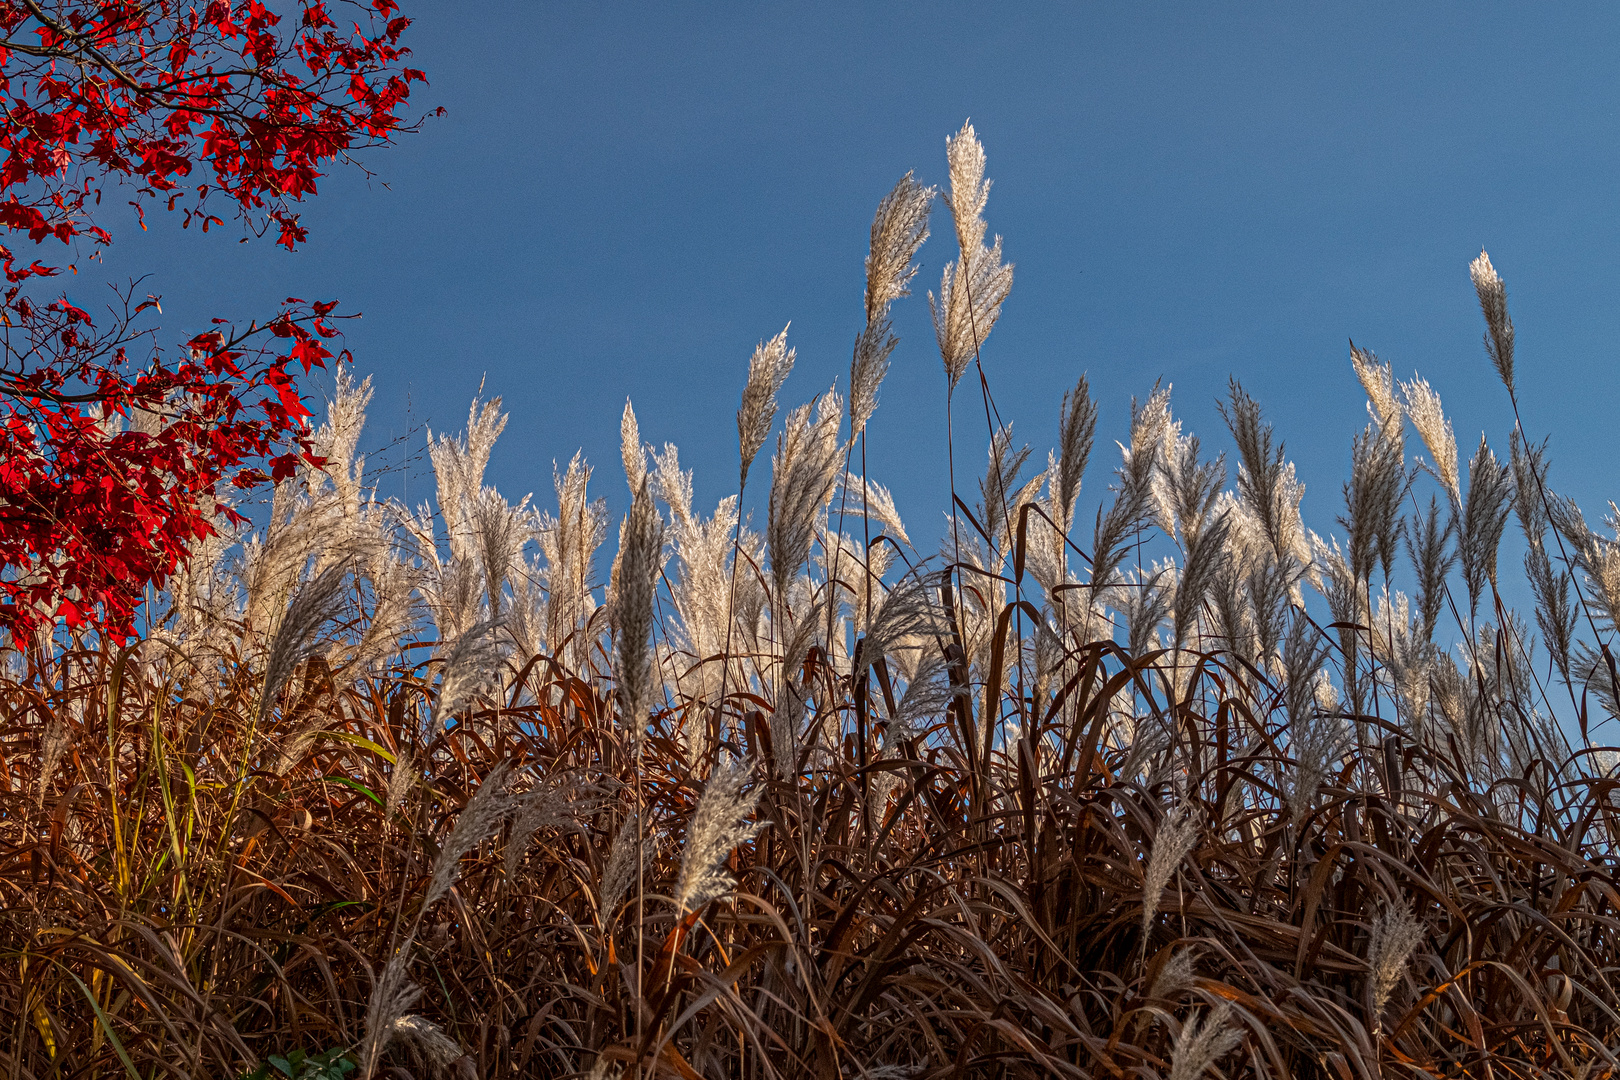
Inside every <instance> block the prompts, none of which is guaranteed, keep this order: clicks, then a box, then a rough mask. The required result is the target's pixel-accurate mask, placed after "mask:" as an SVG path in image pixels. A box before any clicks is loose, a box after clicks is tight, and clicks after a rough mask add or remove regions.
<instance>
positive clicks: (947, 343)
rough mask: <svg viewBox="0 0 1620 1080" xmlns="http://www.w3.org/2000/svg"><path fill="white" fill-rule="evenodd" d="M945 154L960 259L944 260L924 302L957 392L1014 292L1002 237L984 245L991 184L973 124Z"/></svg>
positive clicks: (953, 139) (947, 145) (947, 144)
mask: <svg viewBox="0 0 1620 1080" xmlns="http://www.w3.org/2000/svg"><path fill="white" fill-rule="evenodd" d="M945 156H946V159H947V161H948V162H949V164H950V176H951V190H950V192H949V193H948V194H947V195H946V202H947V204H948V205H949V206H950V208H951V217H952V218H953V219H954V221H955V224H956V242H957V247H958V249H959V257H958V259H957V261H956V262H955V263H947V264H946V266H945V270H944V273H943V276H942V277H941V278H940V284H939V296H938V298H936V297H935V296H934V294H933V293H929V294H928V304H929V307H930V309H931V310H932V311H933V314H934V336H935V338H936V339H937V340H938V342H939V353H940V358H941V359H942V360H943V361H944V363H945V376H946V379H947V380H948V381H949V385H950V389H951V390H955V389H956V384H957V383H958V382H960V381H961V379H962V375H963V373H964V372H966V371H967V366H968V364H969V363H970V362H971V361H972V360H973V358H974V357H975V356H977V355H978V352H979V349H980V347H981V346H983V344H984V339H985V338H986V337H988V336H989V334H990V331H991V329H992V328H993V327H994V326H995V324H996V320H997V319H998V318H1000V316H1001V305H1002V303H1003V302H1004V301H1005V300H1006V299H1007V295H1008V294H1009V293H1010V292H1012V281H1013V268H1012V265H1011V264H1010V263H1006V264H1004V263H1003V262H1002V261H1001V237H999V236H998V237H996V239H995V243H994V244H992V245H991V246H990V247H989V248H986V247H985V246H984V234H985V231H986V228H987V226H986V224H985V221H984V218H983V216H982V215H983V213H984V207H985V203H986V201H987V200H988V199H989V197H990V182H989V181H988V180H986V179H984V147H983V146H981V145H980V144H979V139H978V136H977V135H975V134H974V131H973V125H972V124H971V123H969V124H964V125H962V130H961V131H959V132H958V133H957V134H956V135H955V136H953V137H951V138H948V139H946V140H945Z"/></svg>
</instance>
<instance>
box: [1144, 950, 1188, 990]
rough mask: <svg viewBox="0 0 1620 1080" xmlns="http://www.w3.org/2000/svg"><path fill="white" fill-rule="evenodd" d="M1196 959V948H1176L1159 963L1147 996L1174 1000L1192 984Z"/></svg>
mask: <svg viewBox="0 0 1620 1080" xmlns="http://www.w3.org/2000/svg"><path fill="white" fill-rule="evenodd" d="M1197 960H1198V950H1197V949H1196V948H1186V949H1177V950H1176V951H1175V952H1174V953H1172V954H1171V955H1170V957H1169V959H1167V960H1165V962H1164V963H1163V964H1160V965H1159V970H1158V972H1157V973H1156V974H1155V975H1154V976H1153V982H1152V983H1151V984H1150V985H1149V987H1148V993H1147V996H1148V997H1150V998H1152V999H1154V1000H1156V1001H1172V1000H1174V999H1175V998H1176V996H1177V995H1179V994H1180V993H1181V992H1182V991H1183V990H1185V989H1187V987H1189V986H1191V985H1192V981H1193V975H1194V972H1195V971H1196V970H1197V969H1196V966H1195V965H1196V961H1197Z"/></svg>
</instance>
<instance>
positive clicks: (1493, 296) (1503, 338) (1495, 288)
mask: <svg viewBox="0 0 1620 1080" xmlns="http://www.w3.org/2000/svg"><path fill="white" fill-rule="evenodd" d="M1468 276H1469V277H1470V278H1472V279H1473V281H1474V291H1475V292H1476V293H1478V294H1479V310H1480V312H1481V313H1482V314H1484V316H1485V353H1486V355H1488V356H1489V357H1490V358H1491V364H1492V365H1493V366H1495V368H1496V374H1497V375H1498V376H1499V377H1500V378H1501V380H1502V385H1503V386H1506V387H1507V389H1508V393H1509V394H1511V393H1513V320H1512V319H1510V318H1509V317H1508V309H1507V284H1506V283H1505V282H1504V281H1503V280H1502V277H1501V275H1500V274H1498V273H1497V272H1496V268H1495V267H1494V266H1492V265H1491V257H1490V256H1489V255H1487V254H1486V253H1485V252H1484V251H1483V250H1481V251H1480V253H1479V258H1477V259H1475V260H1474V261H1473V262H1471V263H1469V264H1468Z"/></svg>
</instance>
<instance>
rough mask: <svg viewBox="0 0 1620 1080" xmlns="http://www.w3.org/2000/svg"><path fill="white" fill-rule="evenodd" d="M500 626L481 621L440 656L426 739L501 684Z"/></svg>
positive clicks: (503, 653) (503, 651)
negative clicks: (440, 671) (441, 670)
mask: <svg viewBox="0 0 1620 1080" xmlns="http://www.w3.org/2000/svg"><path fill="white" fill-rule="evenodd" d="M502 625H504V624H503V623H502V622H501V621H500V620H487V621H485V622H481V623H479V624H477V625H476V626H474V627H472V628H471V629H469V630H468V631H467V632H466V633H464V634H461V635H460V636H458V637H457V638H456V640H455V643H454V644H452V645H451V646H450V650H449V652H447V653H445V654H444V674H443V675H442V676H440V678H439V696H438V697H437V698H436V699H435V700H434V702H433V713H432V716H431V719H430V723H429V731H430V735H429V738H432V737H433V735H436V734H437V733H438V732H439V731H441V730H442V729H443V727H444V723H445V721H446V720H448V719H449V718H450V717H452V716H454V715H455V714H456V713H458V712H460V711H461V710H462V709H465V708H466V707H467V706H468V704H470V703H471V702H472V700H473V699H474V698H476V697H478V696H479V695H481V694H485V693H488V692H489V691H490V690H492V689H496V688H498V687H499V686H500V685H501V683H502V681H503V679H504V677H505V667H506V649H505V647H504V645H503V644H502V642H501V640H500V638H499V636H498V635H497V631H498V630H500V628H501V626H502Z"/></svg>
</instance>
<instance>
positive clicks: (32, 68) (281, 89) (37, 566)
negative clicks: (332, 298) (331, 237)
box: [0, 0, 423, 638]
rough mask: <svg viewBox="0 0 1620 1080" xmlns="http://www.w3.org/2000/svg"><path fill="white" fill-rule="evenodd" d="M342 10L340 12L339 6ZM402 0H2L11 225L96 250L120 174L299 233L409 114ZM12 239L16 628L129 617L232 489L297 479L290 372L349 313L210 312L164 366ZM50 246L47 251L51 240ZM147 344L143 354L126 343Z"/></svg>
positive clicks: (1, 557)
mask: <svg viewBox="0 0 1620 1080" xmlns="http://www.w3.org/2000/svg"><path fill="white" fill-rule="evenodd" d="M339 11H341V13H342V14H343V15H344V17H345V21H344V23H343V24H342V25H340V24H339V22H338V20H337V18H336V14H337V13H338V12H339ZM408 25H409V20H407V19H404V18H402V17H400V15H399V12H398V5H397V4H396V3H395V0H369V2H367V3H364V4H361V3H341V0H297V14H296V16H295V17H285V18H284V17H282V16H278V15H277V14H275V13H274V12H272V11H271V10H270V9H269V8H268V7H267V6H266V5H265V4H264V3H261V2H259V0H235V2H226V0H0V230H3V231H5V232H9V233H10V234H12V235H13V236H14V237H16V238H17V239H18V240H20V239H21V237H22V236H26V237H27V238H28V239H29V240H31V241H33V242H34V245H36V246H37V245H40V244H42V243H44V242H46V241H61V242H63V243H64V244H68V245H70V247H71V248H79V247H80V246H81V245H83V244H86V243H88V244H90V245H92V246H95V245H104V244H108V243H110V242H111V239H112V238H111V234H110V233H109V232H108V231H107V230H106V229H105V228H103V227H101V226H100V225H98V224H97V223H96V220H95V215H96V212H97V211H98V209H99V208H100V206H101V204H102V197H103V194H104V188H105V186H106V185H107V184H108V183H117V184H122V185H125V186H126V187H127V189H128V190H130V192H131V193H132V195H133V198H131V199H130V200H129V203H130V205H132V206H134V207H135V208H136V211H137V213H142V214H144V209H145V205H146V204H147V203H148V202H149V201H151V200H154V199H156V200H159V201H160V204H161V205H164V206H165V207H166V208H167V209H170V210H173V209H176V208H180V209H182V210H183V211H184V213H185V216H186V217H185V220H186V223H187V224H188V225H189V224H190V223H191V222H193V221H196V222H197V223H199V224H200V225H201V227H202V228H203V230H204V231H206V230H207V229H208V228H209V227H210V226H211V225H217V224H220V223H221V221H222V219H221V218H220V217H219V216H217V215H216V214H215V213H214V207H215V204H216V203H219V202H220V201H222V200H223V201H224V203H225V204H226V205H229V206H230V207H231V208H232V209H233V210H234V212H235V213H236V214H237V215H238V216H239V217H241V218H242V219H243V220H244V221H245V222H246V223H247V224H248V226H249V227H251V228H252V229H253V230H254V231H255V232H258V233H260V234H261V235H262V234H263V233H265V232H267V231H271V230H273V231H274V233H275V236H276V240H277V243H279V244H281V245H283V246H285V247H288V248H292V247H294V246H296V245H297V244H298V243H299V242H300V241H302V240H304V239H305V237H306V230H305V229H304V228H303V227H302V226H301V225H300V224H299V219H298V215H297V213H296V212H295V210H294V207H295V206H296V204H297V203H298V202H299V201H300V200H302V199H303V198H304V197H305V196H306V195H310V194H314V193H315V191H316V181H317V180H318V179H319V177H320V176H321V175H323V170H324V169H326V168H328V167H329V166H330V164H331V163H332V162H334V161H339V162H343V161H347V160H348V155H349V154H350V153H351V152H352V151H354V150H357V149H361V148H364V147H368V146H378V145H382V144H386V143H388V142H389V141H391V139H392V138H393V137H394V136H395V135H396V134H398V133H399V132H401V131H403V130H406V129H407V124H406V120H405V118H404V117H403V116H402V112H401V110H402V108H403V106H404V105H405V104H406V102H407V99H408V97H409V94H410V86H411V83H413V82H416V81H420V80H421V79H422V77H423V76H422V73H421V72H419V71H415V70H413V69H411V68H409V67H406V66H404V61H405V58H406V57H407V56H408V50H406V49H404V48H402V47H401V46H400V44H399V41H400V37H401V35H402V34H403V32H404V31H405V29H406V27H407V26H408ZM15 243H16V240H14V241H13V242H12V244H4V243H0V268H3V269H4V271H5V276H6V288H5V291H4V293H3V294H0V321H3V323H4V325H3V327H0V629H4V630H7V631H9V632H11V633H12V634H13V635H14V637H19V638H20V637H21V636H23V635H24V634H26V633H29V632H32V631H34V630H37V629H38V628H39V627H40V626H42V625H49V624H50V622H51V620H52V619H54V618H55V617H57V616H60V617H61V618H63V619H65V620H66V621H67V622H68V624H69V625H80V624H82V623H85V622H90V623H92V624H94V625H95V626H96V627H97V628H99V629H100V630H102V631H103V632H105V633H109V634H110V635H112V636H114V637H123V636H125V635H127V634H128V633H130V632H131V631H132V629H133V626H132V622H133V618H134V615H135V612H136V611H137V609H138V608H139V605H140V603H141V601H142V599H143V596H144V594H145V591H146V590H147V589H148V587H151V586H161V585H162V583H163V582H164V580H165V579H166V578H167V577H168V576H169V575H170V574H172V573H173V572H174V571H175V570H176V569H177V568H179V567H180V566H181V564H182V563H183V562H184V560H185V559H186V557H187V554H188V552H189V551H190V550H191V546H192V545H193V544H194V543H195V542H196V541H197V540H198V539H200V538H202V537H205V536H207V535H208V534H209V533H211V532H212V530H213V528H214V524H213V523H214V521H215V519H216V517H217V516H218V515H219V514H221V513H225V514H227V516H229V511H227V510H226V509H225V507H224V505H223V504H222V503H221V502H219V501H218V499H217V498H216V492H218V491H220V490H221V485H224V484H234V485H236V486H239V487H240V486H251V485H252V484H254V483H257V482H261V481H262V480H264V479H266V476H265V472H264V469H265V468H268V469H269V470H270V472H271V474H272V475H274V476H276V477H280V476H283V475H287V474H290V473H291V472H292V470H293V469H294V467H295V465H296V463H297V461H298V459H299V457H300V456H301V455H302V454H303V453H304V451H306V450H307V444H306V442H305V441H304V440H305V432H306V431H307V424H306V420H307V417H308V410H307V409H306V407H305V406H304V404H303V401H302V398H301V397H300V395H299V393H298V390H297V384H296V376H297V375H298V374H299V373H301V372H302V373H307V372H308V371H309V370H310V369H311V368H313V367H316V366H324V363H325V361H326V360H327V359H329V358H331V356H332V353H331V351H330V350H329V349H328V348H327V346H326V344H324V342H325V341H326V340H327V339H329V338H331V337H333V336H335V334H336V330H335V329H334V328H333V326H332V324H331V322H330V321H329V320H330V318H331V313H332V310H333V307H334V305H333V304H329V303H316V304H306V303H304V302H302V301H298V300H289V301H287V302H286V304H285V305H283V307H282V308H281V310H280V311H278V312H277V313H276V314H275V315H274V316H273V317H271V318H270V319H268V320H263V321H257V322H253V323H251V324H249V325H248V326H247V327H246V329H241V330H237V329H235V328H231V327H229V326H228V325H227V324H226V323H225V322H224V321H223V320H216V328H215V329H214V330H211V331H209V332H207V333H204V334H201V335H199V336H197V337H195V338H193V339H192V340H191V341H190V342H189V344H188V346H187V348H185V349H184V350H182V353H181V355H180V356H179V357H178V358H177V359H175V358H170V357H169V356H167V355H166V354H164V353H163V352H162V351H161V350H157V349H154V348H152V347H151V341H150V331H136V330H134V329H133V327H132V322H133V320H134V319H135V318H136V317H138V316H139V315H140V314H141V312H142V311H143V309H145V308H147V307H151V306H155V300H148V301H145V302H143V303H140V304H135V305H133V306H131V302H130V301H131V297H130V296H129V295H122V296H121V299H122V300H123V310H122V312H119V311H117V310H116V309H115V310H114V311H113V312H112V314H111V318H110V319H109V320H107V322H106V325H103V326H98V325H97V324H96V322H95V321H94V320H92V319H91V317H90V316H89V315H88V314H87V313H86V312H85V311H83V310H82V309H80V308H78V307H76V306H74V305H73V304H71V303H69V302H68V301H67V300H66V299H62V298H58V299H54V300H50V301H48V302H42V301H40V300H39V299H38V298H37V297H35V296H33V295H31V293H33V292H36V291H37V288H38V285H39V283H40V281H41V279H43V278H46V277H49V276H51V275H54V274H56V273H57V272H58V270H59V269H60V266H59V265H55V264H53V263H52V262H51V261H41V260H40V259H33V260H31V261H28V262H26V263H25V262H24V260H23V259H22V258H19V257H18V256H17V255H16V254H15V253H14V251H13V246H14V245H15ZM47 259H48V256H47ZM137 347H142V348H143V349H144V354H143V355H142V356H140V358H139V361H138V363H137V361H136V359H135V358H134V357H133V356H132V353H133V352H134V351H135V350H136V349H137Z"/></svg>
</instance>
